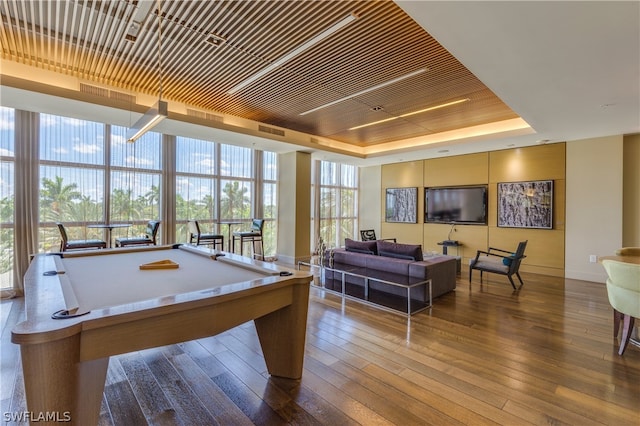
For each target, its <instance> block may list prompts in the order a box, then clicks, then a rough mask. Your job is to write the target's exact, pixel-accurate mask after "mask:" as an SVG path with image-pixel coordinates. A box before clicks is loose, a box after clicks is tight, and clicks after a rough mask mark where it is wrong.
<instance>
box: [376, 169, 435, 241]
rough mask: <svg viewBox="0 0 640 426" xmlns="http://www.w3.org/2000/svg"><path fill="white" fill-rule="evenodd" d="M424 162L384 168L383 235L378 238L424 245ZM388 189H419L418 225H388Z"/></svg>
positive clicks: (381, 227) (382, 196)
mask: <svg viewBox="0 0 640 426" xmlns="http://www.w3.org/2000/svg"><path fill="white" fill-rule="evenodd" d="M423 165H424V162H423V161H422V160H419V161H407V162H405V163H394V164H386V165H384V166H383V167H382V188H381V190H380V199H381V200H382V203H381V204H382V205H381V206H380V218H381V226H380V230H381V231H382V232H381V235H379V236H378V238H395V239H396V241H398V242H399V243H406V244H422V220H423V219H422V218H423V216H424V191H423V189H422V188H423V186H424V185H423V182H422V175H423V171H422V169H423ZM387 188H418V210H417V220H418V222H417V223H415V224H414V223H387V222H385V221H384V209H385V207H386V206H385V195H386V190H387Z"/></svg>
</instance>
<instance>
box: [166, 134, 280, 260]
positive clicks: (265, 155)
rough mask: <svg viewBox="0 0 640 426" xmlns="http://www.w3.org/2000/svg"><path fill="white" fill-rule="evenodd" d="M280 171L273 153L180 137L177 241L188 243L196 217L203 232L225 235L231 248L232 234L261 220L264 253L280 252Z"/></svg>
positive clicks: (177, 168) (177, 156)
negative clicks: (189, 224) (278, 184)
mask: <svg viewBox="0 0 640 426" xmlns="http://www.w3.org/2000/svg"><path fill="white" fill-rule="evenodd" d="M277 170H278V164H277V155H276V154H275V153H272V152H264V151H256V150H252V149H250V148H243V147H238V146H233V145H226V144H219V143H215V142H212V141H205V140H198V139H191V138H185V137H177V138H176V240H177V241H187V240H188V232H187V225H186V224H187V221H188V220H191V219H195V220H197V221H198V223H199V225H200V228H201V231H202V232H203V233H210V232H215V233H222V234H223V235H224V238H225V246H226V247H228V244H229V241H228V240H229V232H230V231H231V232H233V231H238V230H241V229H247V228H248V226H249V225H250V223H251V219H253V218H254V217H261V218H264V219H265V225H264V229H263V239H264V248H265V254H266V255H267V256H271V255H273V254H275V253H276V241H277V228H276V220H277V207H278V206H277V197H276V195H277V184H276V180H277ZM230 222H231V223H233V224H232V225H230V224H229V223H230ZM230 227H231V228H230ZM236 249H239V248H238V247H236Z"/></svg>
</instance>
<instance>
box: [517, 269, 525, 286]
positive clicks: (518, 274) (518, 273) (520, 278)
mask: <svg viewBox="0 0 640 426" xmlns="http://www.w3.org/2000/svg"><path fill="white" fill-rule="evenodd" d="M516 275H517V276H518V279H519V280H520V285H521V286H523V285H524V281H522V277H521V276H520V272H516Z"/></svg>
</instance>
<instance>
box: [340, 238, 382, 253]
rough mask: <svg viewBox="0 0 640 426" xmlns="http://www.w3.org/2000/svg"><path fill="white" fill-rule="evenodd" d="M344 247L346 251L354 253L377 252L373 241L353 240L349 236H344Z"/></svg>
mask: <svg viewBox="0 0 640 426" xmlns="http://www.w3.org/2000/svg"><path fill="white" fill-rule="evenodd" d="M344 248H345V249H346V250H347V251H352V252H355V253H365V254H378V248H377V246H376V242H375V241H355V240H352V239H350V238H345V240H344Z"/></svg>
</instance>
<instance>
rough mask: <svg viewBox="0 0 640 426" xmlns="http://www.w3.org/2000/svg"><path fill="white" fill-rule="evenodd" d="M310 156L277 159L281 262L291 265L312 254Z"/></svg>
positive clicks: (279, 255) (297, 154) (286, 155)
mask: <svg viewBox="0 0 640 426" xmlns="http://www.w3.org/2000/svg"><path fill="white" fill-rule="evenodd" d="M310 188H311V154H309V153H305V152H290V153H287V154H280V155H279V156H278V260H280V261H281V262H283V263H288V264H291V265H295V264H297V262H298V261H299V260H308V259H309V257H310V255H311V250H310V247H311V233H310V229H311V191H310Z"/></svg>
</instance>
